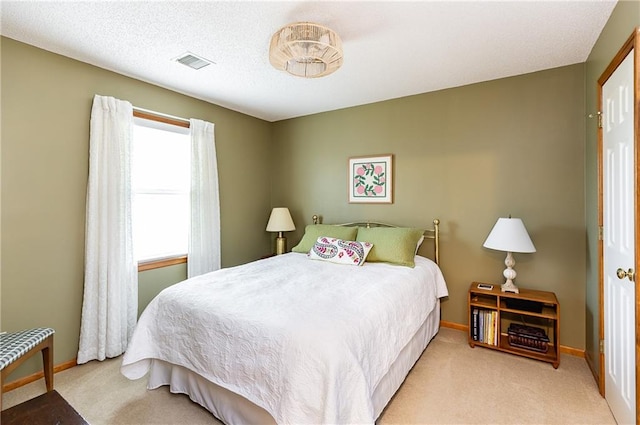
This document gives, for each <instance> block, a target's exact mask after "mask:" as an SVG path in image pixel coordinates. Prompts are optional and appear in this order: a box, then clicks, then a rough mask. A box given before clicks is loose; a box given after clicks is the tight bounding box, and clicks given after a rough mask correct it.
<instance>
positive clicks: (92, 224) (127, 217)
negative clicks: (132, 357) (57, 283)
mask: <svg viewBox="0 0 640 425" xmlns="http://www.w3.org/2000/svg"><path fill="white" fill-rule="evenodd" d="M132 129H133V108H132V106H131V104H130V103H129V102H126V101H122V100H118V99H114V98H113V97H105V96H98V95H96V96H95V97H94V98H93V107H92V109H91V124H90V140H89V182H88V187H87V215H86V234H85V272H84V273H85V274H84V300H83V303H82V321H81V326H80V346H79V350H78V359H77V361H78V363H86V362H88V361H90V360H94V359H97V360H104V359H105V358H107V357H116V356H119V355H120V354H122V353H123V352H124V351H125V350H126V348H127V344H128V342H129V339H130V337H131V334H132V333H133V329H134V327H135V324H136V319H137V315H138V268H137V263H136V261H135V258H134V255H133V242H132V237H131V235H132V230H131V229H132V228H131V144H132Z"/></svg>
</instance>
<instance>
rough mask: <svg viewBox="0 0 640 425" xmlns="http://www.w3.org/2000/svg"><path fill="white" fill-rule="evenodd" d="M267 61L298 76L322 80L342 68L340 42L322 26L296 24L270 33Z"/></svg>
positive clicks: (333, 33)
mask: <svg viewBox="0 0 640 425" xmlns="http://www.w3.org/2000/svg"><path fill="white" fill-rule="evenodd" d="M269 61H270V62H271V65H273V66H274V67H275V68H276V69H280V70H283V71H287V72H288V73H289V74H292V75H295V76H298V77H305V78H316V77H323V76H325V75H329V74H331V73H332V72H335V71H336V70H337V69H338V68H340V66H341V65H342V41H340V37H338V34H336V33H335V32H333V31H332V30H330V29H329V28H327V27H325V26H322V25H318V24H314V23H311V22H296V23H294V24H289V25H287V26H284V27H282V28H280V29H279V30H278V31H276V33H275V34H273V37H272V38H271V46H270V48H269Z"/></svg>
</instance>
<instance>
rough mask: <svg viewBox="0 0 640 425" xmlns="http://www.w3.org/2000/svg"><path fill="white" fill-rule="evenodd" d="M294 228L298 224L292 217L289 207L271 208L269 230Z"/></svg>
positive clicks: (276, 230) (285, 230)
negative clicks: (295, 223)
mask: <svg viewBox="0 0 640 425" xmlns="http://www.w3.org/2000/svg"><path fill="white" fill-rule="evenodd" d="M292 230H296V226H295V225H294V224H293V220H292V219H291V214H290V213H289V208H285V207H278V208H274V209H273V210H271V216H270V217H269V222H268V223H267V232H290V231H292Z"/></svg>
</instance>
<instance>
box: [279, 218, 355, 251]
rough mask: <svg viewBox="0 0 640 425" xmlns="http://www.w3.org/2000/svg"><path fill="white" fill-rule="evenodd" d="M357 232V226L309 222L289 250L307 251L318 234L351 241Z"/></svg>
mask: <svg viewBox="0 0 640 425" xmlns="http://www.w3.org/2000/svg"><path fill="white" fill-rule="evenodd" d="M357 233H358V228H357V227H347V226H334V225H331V224H309V225H307V227H305V229H304V236H303V237H302V240H301V241H300V243H298V245H296V246H294V247H293V248H292V249H291V252H301V253H303V254H306V253H308V252H309V251H310V250H311V248H312V247H313V244H315V243H316V241H317V240H318V238H319V237H320V236H326V237H329V238H337V239H342V240H345V241H353V240H355V239H356V234H357Z"/></svg>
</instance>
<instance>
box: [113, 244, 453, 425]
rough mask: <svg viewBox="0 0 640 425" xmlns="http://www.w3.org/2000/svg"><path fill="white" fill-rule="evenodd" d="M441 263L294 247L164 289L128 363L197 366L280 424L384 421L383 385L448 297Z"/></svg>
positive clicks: (135, 372)
mask: <svg viewBox="0 0 640 425" xmlns="http://www.w3.org/2000/svg"><path fill="white" fill-rule="evenodd" d="M447 294H448V293H447V288H446V284H445V282H444V279H443V277H442V274H441V272H440V269H439V268H438V267H437V266H436V265H435V264H434V263H433V262H432V261H431V260H428V259H426V258H423V257H419V256H418V257H416V267H415V268H414V269H411V268H408V267H400V266H392V265H388V264H381V263H366V264H365V265H364V266H362V267H355V266H347V265H338V264H332V263H328V262H324V261H317V260H310V259H308V258H307V257H306V255H305V254H296V253H289V254H285V255H280V256H276V257H272V258H268V259H264V260H260V261H256V262H253V263H249V264H245V265H242V266H238V267H232V268H227V269H222V270H218V271H216V272H213V273H209V274H206V275H202V276H198V277H195V278H192V279H189V280H186V281H184V282H181V283H178V284H176V285H173V286H171V287H169V288H167V289H165V290H164V291H162V292H161V293H160V294H159V295H158V296H157V297H156V298H155V299H154V300H153V301H152V302H151V303H150V304H149V306H148V307H147V308H146V310H145V311H144V312H143V314H142V316H141V317H140V320H139V322H138V325H137V327H136V329H135V332H134V335H133V338H132V340H131V343H130V344H129V347H128V348H127V351H126V353H125V355H124V359H123V362H122V368H121V372H122V374H123V375H125V376H126V377H128V378H129V379H138V378H140V377H142V376H144V375H145V374H146V373H147V371H148V370H149V366H150V362H151V360H152V359H161V360H164V361H168V362H171V363H173V364H177V365H180V366H183V367H186V368H188V369H190V370H192V371H194V372H196V373H198V374H199V375H201V376H203V377H205V378H206V379H208V380H209V381H211V382H214V383H216V384H218V385H220V386H222V387H225V388H227V389H229V390H231V391H233V392H235V393H237V394H240V395H241V396H243V397H245V398H247V399H248V400H250V401H252V402H253V403H255V404H257V405H259V406H261V407H263V408H264V409H265V410H267V411H268V412H269V413H270V414H271V415H272V416H273V417H274V419H275V420H276V421H277V422H278V423H280V424H309V423H314V424H315V423H341V424H343V423H371V424H372V423H374V421H375V419H376V418H375V417H374V410H373V406H372V402H371V395H372V394H373V392H374V390H375V388H376V385H377V384H378V382H379V381H380V380H381V379H382V377H383V376H384V375H385V374H386V372H387V371H388V369H389V367H390V365H391V364H392V363H393V362H394V360H395V358H396V356H397V355H398V353H399V352H400V350H401V349H402V348H403V347H404V346H405V344H407V342H408V341H409V340H410V339H411V337H412V336H413V335H414V333H415V332H416V331H417V329H418V328H419V327H420V325H421V324H422V323H423V322H424V320H425V318H426V317H427V315H428V314H429V312H431V310H432V309H433V308H434V306H435V303H436V299H437V298H439V297H443V296H446V295H447Z"/></svg>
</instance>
